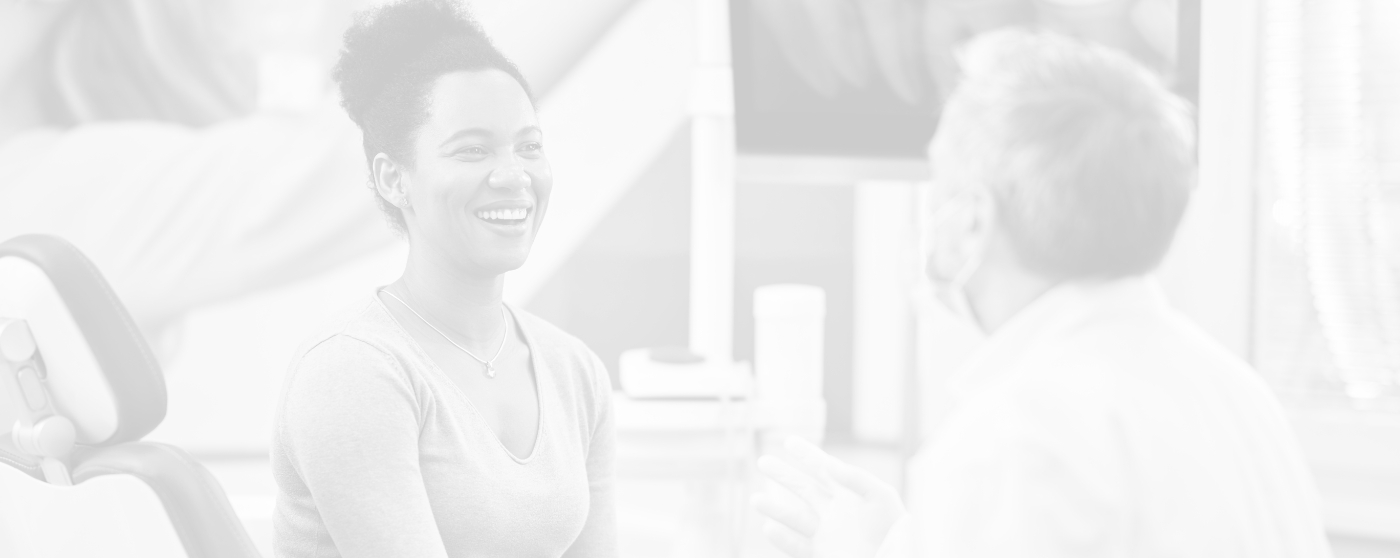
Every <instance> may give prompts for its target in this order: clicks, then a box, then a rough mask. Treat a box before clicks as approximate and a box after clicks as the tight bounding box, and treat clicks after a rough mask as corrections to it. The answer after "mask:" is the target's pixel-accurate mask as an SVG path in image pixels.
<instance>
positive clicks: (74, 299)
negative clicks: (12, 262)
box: [0, 234, 165, 445]
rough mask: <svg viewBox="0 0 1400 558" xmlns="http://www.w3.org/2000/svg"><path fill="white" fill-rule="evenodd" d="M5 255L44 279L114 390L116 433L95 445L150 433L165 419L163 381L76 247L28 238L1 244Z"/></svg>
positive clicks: (137, 334) (122, 311) (111, 294)
mask: <svg viewBox="0 0 1400 558" xmlns="http://www.w3.org/2000/svg"><path fill="white" fill-rule="evenodd" d="M7 256H14V257H19V258H23V259H25V260H28V261H30V262H32V263H33V264H34V265H36V266H38V267H39V269H42V270H43V271H44V273H46V274H47V275H48V277H49V280H50V281H51V282H52V283H53V285H54V288H55V289H57V290H58V294H59V296H61V297H63V302H64V303H65V304H66V305H67V306H68V311H69V312H70V313H71V314H72V315H73V321H75V322H77V324H78V328H79V329H81V330H82V332H83V337H85V338H86V341H87V343H88V347H89V348H90V349H91V350H92V354H93V356H95V357H96V358H97V363H98V365H99V366H101V367H102V373H103V374H104V375H105V376H106V377H107V381H108V384H110V385H111V387H112V390H113V394H114V396H115V397H114V398H113V399H114V400H115V403H116V407H117V430H116V432H115V433H113V434H112V436H111V437H109V438H107V439H106V440H103V441H102V442H100V443H97V444H93V445H110V444H120V443H122V442H130V441H134V440H139V439H141V437H142V436H145V435H146V434H149V433H150V432H151V430H153V429H155V427H156V426H157V425H159V424H160V421H162V420H164V419H165V377H164V376H163V375H161V371H160V365H159V364H158V363H157V362H156V359H155V356H154V355H152V354H151V349H150V347H149V346H148V345H147V344H146V338H145V337H142V336H141V332H140V330H138V329H137V328H136V323H135V322H133V321H132V320H131V315H130V314H128V313H127V311H126V307H125V306H123V305H122V303H121V300H119V299H118V298H117V295H116V293H114V292H112V287H111V286H109V285H108V284H107V280H106V279H104V278H103V277H102V273H101V272H99V271H98V270H97V267H96V266H94V265H92V262H91V261H90V260H88V259H87V256H84V255H83V253H82V252H80V251H78V248H77V247H76V246H73V245H72V244H71V243H69V242H68V241H66V240H63V239H61V238H58V237H54V236H48V235H38V234H31V235H24V236H17V237H14V238H12V239H10V240H7V241H5V242H4V243H0V258H3V257H7ZM36 334H37V335H42V333H40V332H36Z"/></svg>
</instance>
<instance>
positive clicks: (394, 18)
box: [331, 0, 530, 228]
mask: <svg viewBox="0 0 1400 558" xmlns="http://www.w3.org/2000/svg"><path fill="white" fill-rule="evenodd" d="M478 70H500V71H502V72H505V73H506V74H508V75H510V76H511V77H512V78H514V79H515V81H516V82H518V83H519V84H520V87H521V88H522V89H524V90H525V94H526V96H527V97H528V96H529V95H530V86H529V85H528V84H527V83H526V82H525V77H524V76H523V75H521V73H520V70H519V69H518V68H516V67H515V64H513V63H511V61H510V60H509V59H507V58H506V57H505V55H504V54H502V53H501V51H500V50H498V49H497V48H496V47H495V45H493V44H491V39H489V38H488V37H487V36H486V33H485V32H484V31H482V29H481V26H480V25H479V24H477V22H476V20H474V19H472V17H471V15H470V14H469V13H467V10H466V8H465V7H463V6H462V5H461V4H460V3H459V2H457V1H456V0H399V1H396V2H392V3H389V4H386V5H383V6H379V7H377V8H373V9H370V10H367V11H364V12H361V13H360V14H358V15H357V17H356V18H355V23H354V25H351V26H350V29H348V30H347V31H346V32H345V44H344V47H343V48H342V49H341V51H340V60H339V62H337V63H336V65H335V70H334V71H333V73H332V74H331V77H333V78H334V79H335V81H336V83H337V84H339V85H340V99H341V101H340V102H341V106H343V107H345V111H346V112H347V113H349V114H350V119H351V120H354V121H355V123H356V124H358V125H359V126H360V130H361V131H363V132H364V146H365V158H366V160H367V161H369V162H372V161H373V160H374V157H375V156H376V155H378V154H379V153H385V154H387V155H389V156H390V157H393V158H394V159H395V160H396V161H398V162H399V163H400V164H402V165H405V166H406V167H409V168H412V166H413V153H412V149H411V146H412V140H413V136H414V134H415V133H416V131H417V130H418V128H419V127H421V126H422V125H423V123H424V122H425V121H426V120H427V118H428V106H429V102H428V96H429V93H430V92H431V91H432V87H433V84H434V83H436V82H437V78H438V77H439V76H442V75H443V74H446V73H449V72H456V71H478ZM380 202H381V206H382V207H384V209H385V212H387V213H389V214H390V217H391V220H392V221H393V223H394V224H395V226H396V227H399V228H401V227H402V222H403V219H402V215H401V214H400V213H399V211H398V209H397V208H394V207H393V206H391V205H385V204H384V203H383V200H380Z"/></svg>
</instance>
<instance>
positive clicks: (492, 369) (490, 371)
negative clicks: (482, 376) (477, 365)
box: [486, 362, 496, 378]
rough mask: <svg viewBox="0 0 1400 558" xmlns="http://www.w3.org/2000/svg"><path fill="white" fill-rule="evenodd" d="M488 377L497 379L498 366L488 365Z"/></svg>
mask: <svg viewBox="0 0 1400 558" xmlns="http://www.w3.org/2000/svg"><path fill="white" fill-rule="evenodd" d="M486 377H487V378H495V377H496V366H495V365H493V364H491V363H489V362H488V363H486Z"/></svg>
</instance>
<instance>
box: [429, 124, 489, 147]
mask: <svg viewBox="0 0 1400 558" xmlns="http://www.w3.org/2000/svg"><path fill="white" fill-rule="evenodd" d="M491 135H492V134H491V130H487V129H486V128H465V129H462V130H457V131H456V132H453V133H452V135H450V136H447V139H445V140H442V143H440V144H438V147H442V146H444V145H447V144H449V143H452V142H453V141H456V140H457V139H459V138H463V137H466V136H479V137H483V138H489V137H491Z"/></svg>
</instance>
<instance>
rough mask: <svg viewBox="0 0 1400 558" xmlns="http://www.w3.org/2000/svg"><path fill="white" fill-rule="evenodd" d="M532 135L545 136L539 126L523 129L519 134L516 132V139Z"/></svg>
mask: <svg viewBox="0 0 1400 558" xmlns="http://www.w3.org/2000/svg"><path fill="white" fill-rule="evenodd" d="M531 133H535V134H543V133H544V132H543V131H541V130H540V127H539V126H526V127H524V128H521V129H520V131H519V132H516V133H515V137H520V136H527V135H530V134H531Z"/></svg>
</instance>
